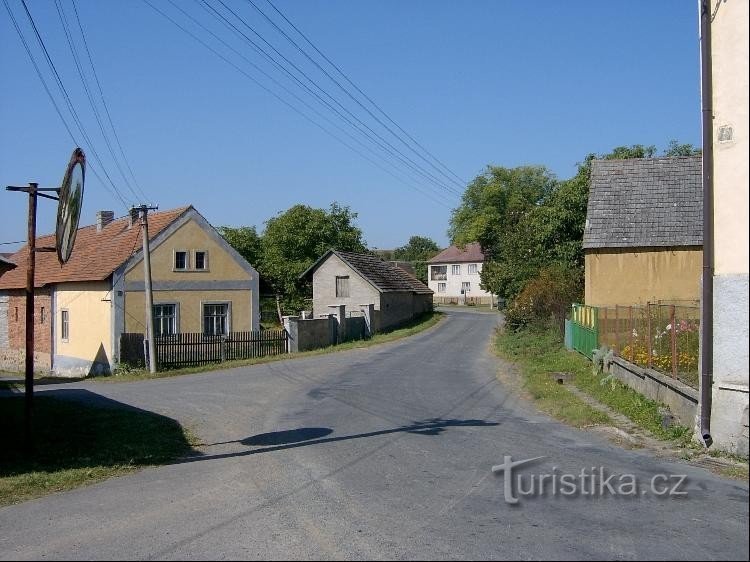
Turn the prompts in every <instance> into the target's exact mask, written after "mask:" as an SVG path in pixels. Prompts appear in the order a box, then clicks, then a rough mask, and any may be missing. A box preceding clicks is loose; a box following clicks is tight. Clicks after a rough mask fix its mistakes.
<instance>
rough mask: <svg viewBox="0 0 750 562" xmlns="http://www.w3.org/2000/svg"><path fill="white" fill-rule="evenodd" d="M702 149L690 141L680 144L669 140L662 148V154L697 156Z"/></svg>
mask: <svg viewBox="0 0 750 562" xmlns="http://www.w3.org/2000/svg"><path fill="white" fill-rule="evenodd" d="M702 153H703V151H702V150H701V149H700V148H696V147H695V146H693V145H692V144H690V143H685V144H680V143H679V142H677V141H676V140H674V139H672V140H671V141H669V145H668V146H667V148H666V150H664V156H698V155H699V154H702Z"/></svg>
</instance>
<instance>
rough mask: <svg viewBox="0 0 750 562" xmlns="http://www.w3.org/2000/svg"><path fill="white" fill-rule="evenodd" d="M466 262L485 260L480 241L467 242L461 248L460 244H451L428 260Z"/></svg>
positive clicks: (430, 261) (434, 261) (435, 261)
mask: <svg viewBox="0 0 750 562" xmlns="http://www.w3.org/2000/svg"><path fill="white" fill-rule="evenodd" d="M465 262H477V263H481V262H484V253H482V247H481V246H480V245H479V242H472V243H470V244H466V247H465V248H463V249H461V248H459V247H458V246H451V247H450V248H446V249H445V250H443V251H442V252H440V253H439V254H438V255H437V256H435V257H434V258H432V259H430V260H427V263H465Z"/></svg>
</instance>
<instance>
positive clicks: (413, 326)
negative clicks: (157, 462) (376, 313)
mask: <svg viewBox="0 0 750 562" xmlns="http://www.w3.org/2000/svg"><path fill="white" fill-rule="evenodd" d="M442 317H443V315H442V313H440V312H428V313H426V314H423V315H422V316H421V317H419V318H417V319H415V320H413V321H411V322H409V323H406V324H404V325H402V326H400V327H399V328H397V329H395V330H392V331H390V332H383V333H379V334H375V335H374V336H373V337H372V338H370V339H367V340H357V341H351V342H346V343H342V344H339V345H332V346H329V347H324V348H321V349H316V350H314V351H304V352H302V353H293V354H288V353H285V354H281V355H270V356H267V357H256V358H253V359H240V360H237V361H225V362H224V363H211V364H208V365H200V366H198V367H186V368H183V369H168V370H164V371H159V372H157V373H155V374H151V373H149V372H148V371H145V370H142V369H139V370H130V369H123V370H120V371H118V372H117V373H116V374H114V375H110V376H103V377H94V378H92V379H91V380H94V381H101V382H126V381H135V380H147V379H154V378H164V377H176V376H180V375H189V374H193V373H205V372H209V371H217V370H219V369H232V368H235V367H246V366H249V365H260V364H263V363H271V362H273V361H283V360H289V359H302V358H305V357H314V356H316V355H324V354H327V353H335V352H338V351H346V350H350V349H359V348H365V347H371V346H373V345H380V344H383V343H388V342H391V341H395V340H399V339H401V338H406V337H409V336H412V335H414V334H417V333H419V332H422V331H424V330H427V329H428V328H431V327H432V326H434V325H435V324H437V323H438V322H439V321H440V320H441V318H442Z"/></svg>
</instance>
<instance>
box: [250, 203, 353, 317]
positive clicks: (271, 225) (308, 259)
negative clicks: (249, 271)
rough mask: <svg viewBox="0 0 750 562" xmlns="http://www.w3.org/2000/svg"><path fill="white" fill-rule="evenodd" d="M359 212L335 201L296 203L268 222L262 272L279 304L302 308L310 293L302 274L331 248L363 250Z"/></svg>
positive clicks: (296, 309) (295, 309) (294, 309)
mask: <svg viewBox="0 0 750 562" xmlns="http://www.w3.org/2000/svg"><path fill="white" fill-rule="evenodd" d="M356 218H357V213H355V212H353V211H351V209H349V207H342V206H340V205H339V204H338V203H332V204H331V206H330V207H329V209H328V210H327V211H326V210H325V209H315V208H313V207H309V206H307V205H295V206H293V207H291V208H290V209H288V210H286V211H284V212H283V213H279V214H278V215H277V216H275V217H273V218H271V219H269V220H268V221H267V222H266V228H265V230H264V231H263V237H262V244H263V254H262V259H261V263H260V269H259V272H260V274H261V276H263V277H264V278H265V280H266V281H267V282H268V283H269V285H270V286H271V287H272V288H273V290H274V292H275V293H276V295H277V300H278V302H279V303H280V305H279V308H281V309H283V310H284V311H285V312H290V313H291V312H294V313H296V312H299V311H300V310H302V309H303V307H304V305H305V298H306V297H308V296H309V295H310V294H311V288H310V285H309V283H306V282H304V281H300V279H299V276H300V275H301V274H302V273H303V272H304V271H305V270H306V269H307V268H308V267H310V266H311V265H312V264H313V263H314V262H315V260H317V259H318V258H319V257H320V256H322V255H323V254H324V253H325V252H326V251H328V250H329V249H334V250H342V251H349V252H364V251H366V245H365V242H364V240H363V239H362V231H361V230H360V229H359V228H358V227H357V226H356V224H355V220H356Z"/></svg>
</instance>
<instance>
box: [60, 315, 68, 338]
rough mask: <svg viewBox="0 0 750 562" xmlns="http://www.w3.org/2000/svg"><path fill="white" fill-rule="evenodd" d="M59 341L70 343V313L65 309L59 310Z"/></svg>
mask: <svg viewBox="0 0 750 562" xmlns="http://www.w3.org/2000/svg"><path fill="white" fill-rule="evenodd" d="M60 340H62V341H63V342H65V343H67V342H69V341H70V311H69V310H68V309H67V308H62V309H60Z"/></svg>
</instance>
